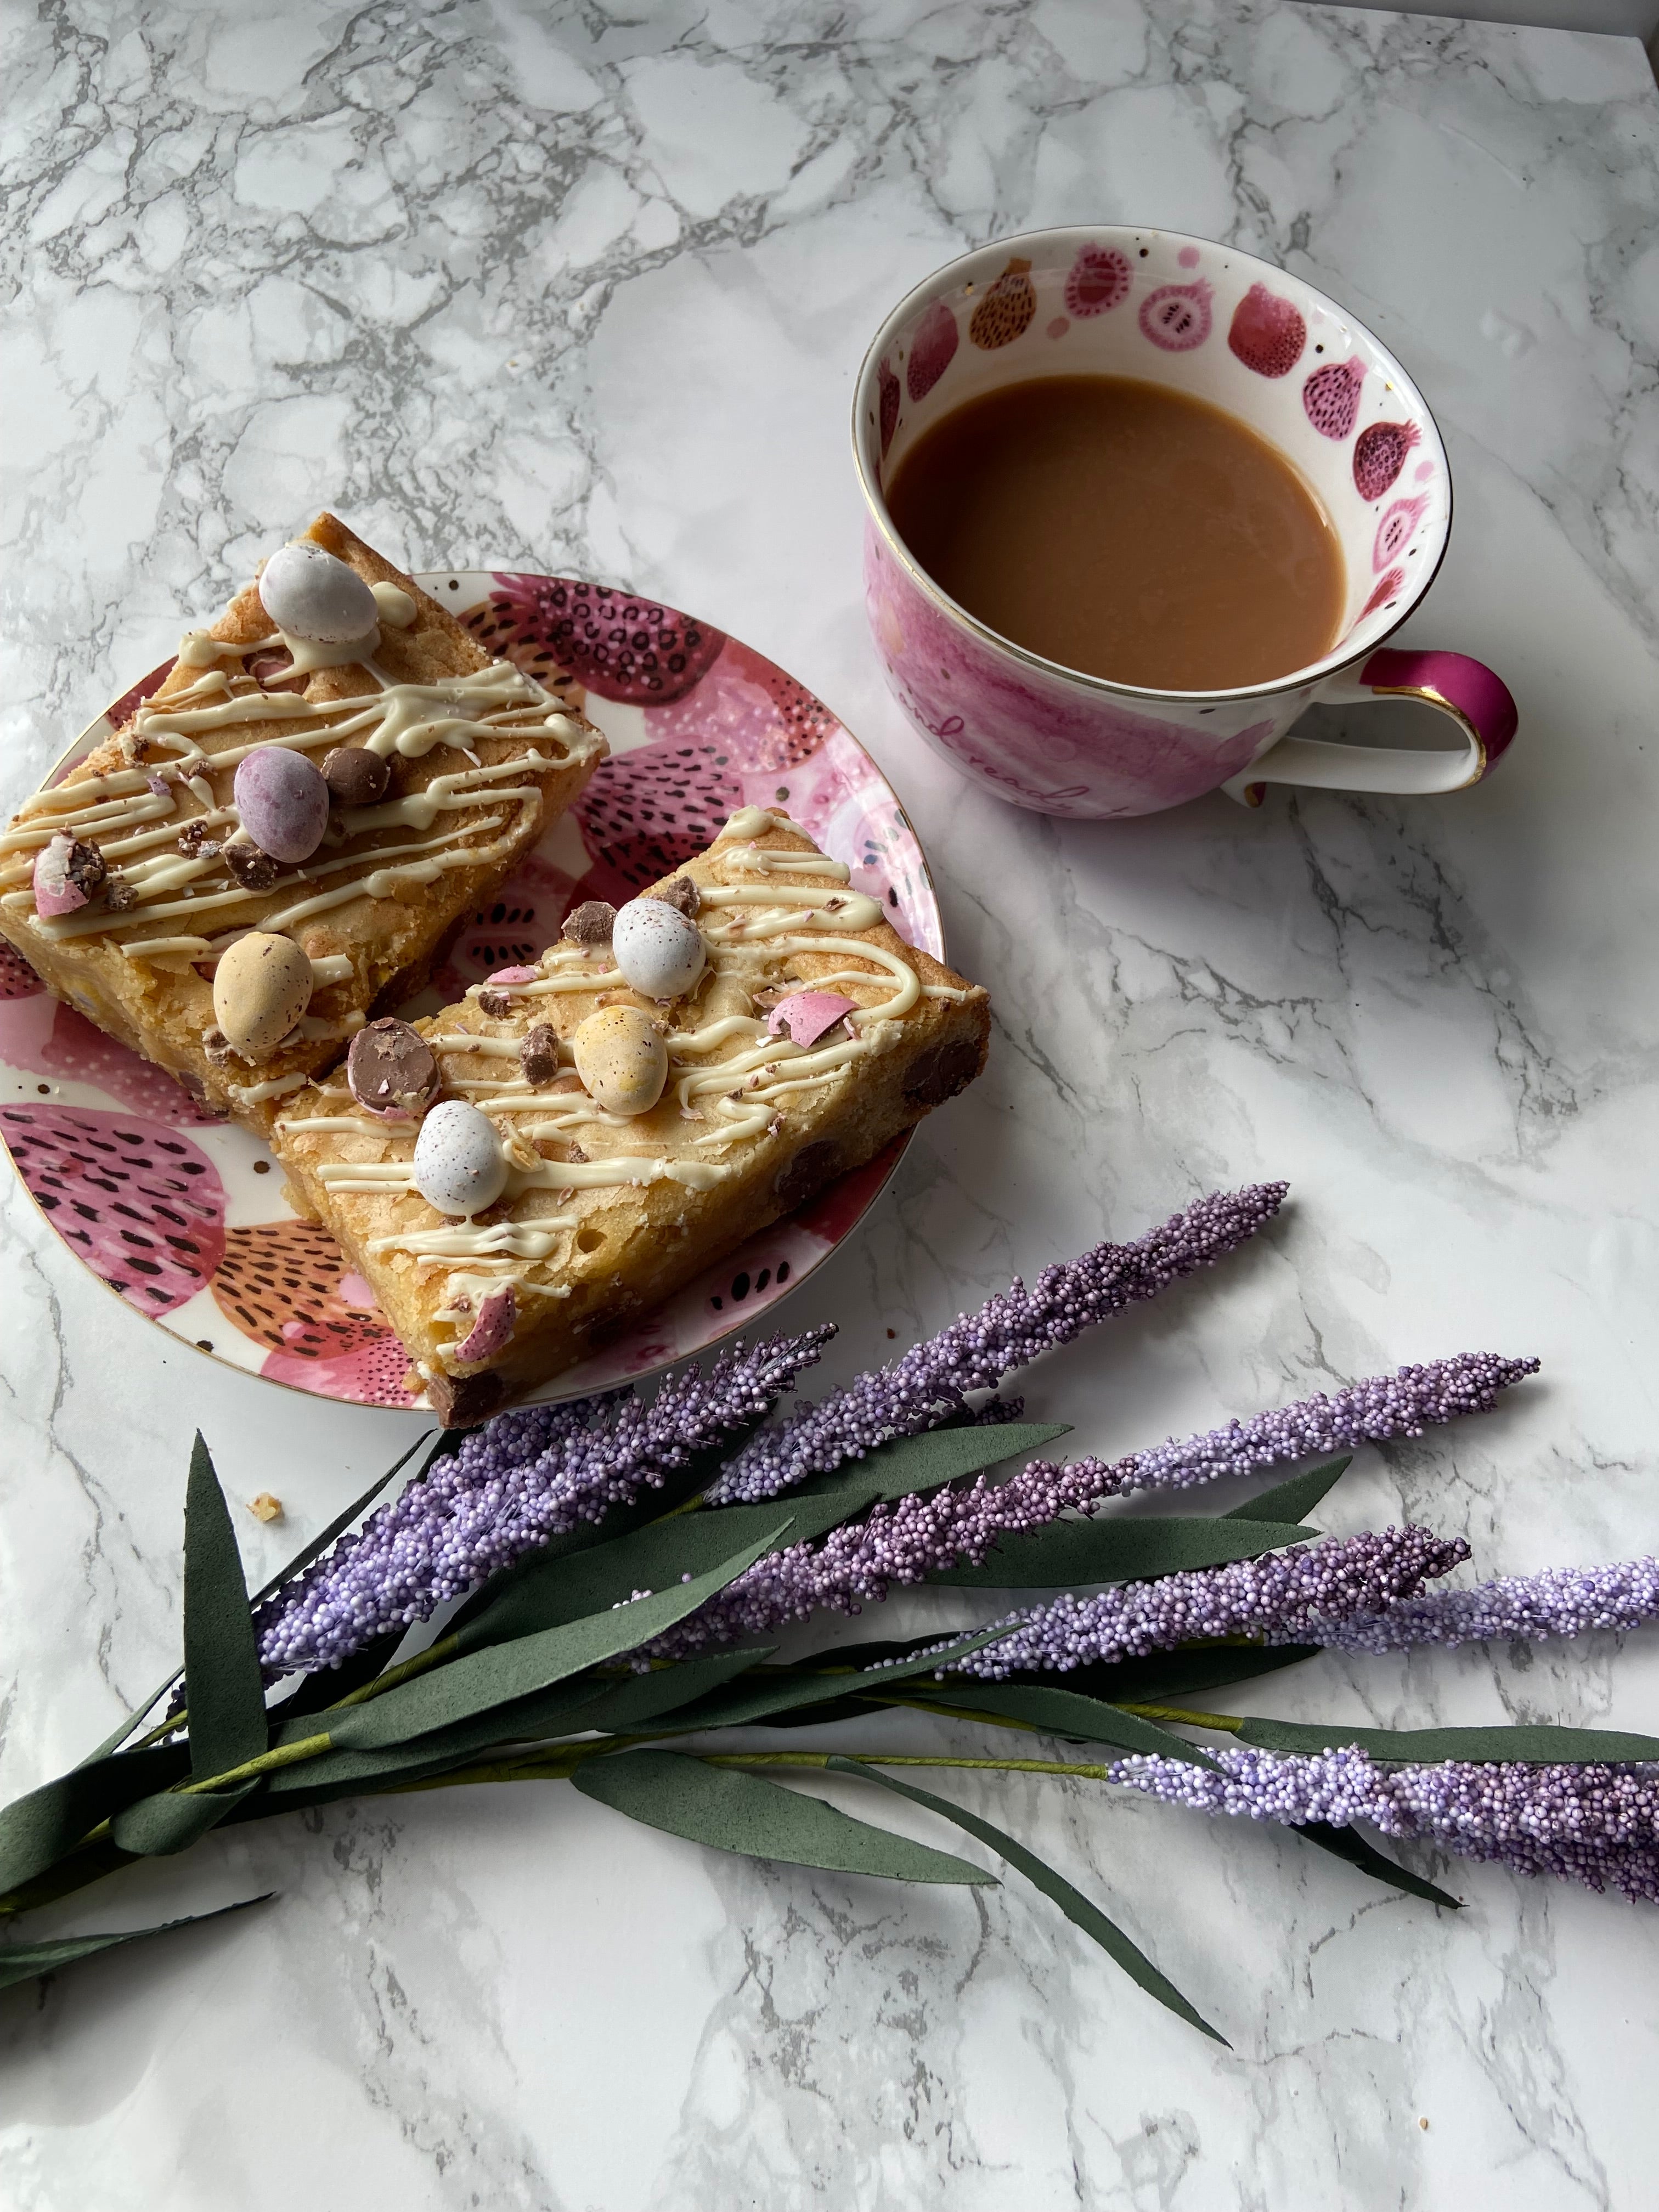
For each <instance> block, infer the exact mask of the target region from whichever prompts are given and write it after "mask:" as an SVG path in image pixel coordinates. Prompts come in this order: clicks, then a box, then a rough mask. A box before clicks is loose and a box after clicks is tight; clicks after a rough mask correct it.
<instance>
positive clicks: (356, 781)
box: [0, 514, 605, 1134]
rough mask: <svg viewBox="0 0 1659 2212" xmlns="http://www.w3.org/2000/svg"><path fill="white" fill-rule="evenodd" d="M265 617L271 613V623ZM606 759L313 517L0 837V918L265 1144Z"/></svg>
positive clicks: (18, 939) (82, 1004) (594, 739)
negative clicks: (291, 1105) (156, 684)
mask: <svg viewBox="0 0 1659 2212" xmlns="http://www.w3.org/2000/svg"><path fill="white" fill-rule="evenodd" d="M285 625H286V627H285ZM604 756H605V741H604V739H603V738H601V737H600V735H599V732H598V731H596V730H595V729H593V727H592V725H591V724H589V723H588V722H586V720H584V719H583V718H582V717H581V716H580V714H574V713H573V712H572V711H570V709H569V708H568V707H567V706H566V705H565V704H564V703H563V702H562V701H561V700H560V699H559V698H557V697H556V696H554V695H553V694H552V693H550V691H548V690H545V689H544V687H543V685H542V684H539V683H538V681H537V680H536V678H533V677H532V676H528V675H526V674H524V673H523V672H522V671H520V670H519V669H517V668H515V667H513V666H512V665H510V664H508V663H507V662H503V661H492V660H491V659H490V658H489V655H488V653H485V652H484V651H483V648H482V647H480V646H479V645H478V644H477V641H475V640H474V639H473V638H472V637H471V636H470V635H468V633H467V632H466V631H465V629H462V627H461V625H460V624H459V623H458V622H457V621H456V620H455V619H454V617H453V616H452V615H451V614H450V613H448V612H447V610H446V609H444V608H443V607H441V606H440V605H438V604H437V603H436V601H435V600H434V599H431V598H429V597H428V594H427V593H426V592H422V591H421V590H420V589H419V588H418V587H417V586H416V585H415V584H414V583H413V581H412V580H410V578H409V577H408V576H407V575H404V574H403V573H402V572H401V571H399V570H398V569H397V568H394V567H393V566H392V563H391V562H388V561H386V560H385V559H384V558H383V557H382V556H380V554H378V553H376V552H375V551H374V550H373V548H372V547H370V546H368V545H366V544H364V543H363V542H362V539H361V538H357V537H356V536H355V535H354V533H353V532H351V531H349V530H348V529H347V528H346V527H345V526H344V525H343V523H341V522H338V521H337V520H335V518H334V517H333V516H332V515H329V514H324V515H322V516H319V519H318V520H317V521H316V522H314V523H313V525H312V526H311V529H310V530H309V532H307V534H306V536H305V538H302V539H300V540H298V541H296V542H295V544H293V545H289V546H287V547H284V548H283V550H281V551H280V552H279V553H277V554H276V555H274V556H272V557H271V559H270V561H268V562H265V563H264V564H262V568H261V570H260V575H259V577H258V579H256V580H255V581H254V582H253V583H251V584H249V585H248V586H246V589H245V590H243V591H241V592H239V593H238V594H237V596H236V597H235V599H233V600H232V602H231V604H230V605H229V606H228V608H227V609H226V611H225V612H224V614H223V615H222V616H221V617H220V618H219V620H218V621H217V622H216V623H214V624H213V626H212V628H211V629H207V630H199V631H192V632H191V634H190V635H188V636H186V637H185V640H184V641H183V643H182V645H181V646H180V648H179V658H178V660H177V662H176V663H175V665H174V666H173V669H172V671H171V672H170V673H169V674H168V676H167V678H166V680H165V682H164V683H163V684H161V689H160V690H158V691H157V692H155V694H154V695H153V696H151V697H150V698H149V699H148V700H146V701H145V702H144V703H143V705H142V706H140V707H139V708H137V711H136V712H135V713H133V714H131V716H130V717H129V718H128V720H126V721H125V724H124V725H123V726H122V727H121V728H119V729H118V731H117V732H115V733H114V735H113V736H112V737H111V738H109V739H107V740H106V742H105V743H104V744H102V745H100V747H99V748H98V749H97V750H95V751H94V752H93V753H92V754H91V755H90V756H89V757H88V758H87V759H86V760H84V761H83V762H82V763H80V764H79V766H77V767H76V769H73V770H72V771H71V773H70V775H69V777H68V778H67V779H66V780H65V781H64V782H62V783H61V784H58V785H57V786H55V787H52V788H51V789H49V790H46V791H42V792H39V793H36V794H35V796H34V797H33V799H29V800H28V801H27V803H26V804H25V805H24V806H23V807H22V808H21V811H19V813H18V814H17V815H16V816H15V817H14V819H13V821H12V823H11V824H10V826H9V829H8V830H7V832H6V833H5V835H4V836H3V837H0V933H3V934H4V935H5V936H6V937H7V938H8V939H9V940H10V941H11V943H12V944H13V945H15V946H16V948H17V950H18V951H20V952H21V953H22V955H23V957H25V958H26V959H27V961H28V962H29V963H30V965H31V966H32V967H33V968H34V969H36V970H37V971H38V973H39V974H40V975H41V976H42V977H43V979H44V980H45V981H46V984H47V986H48V987H49V988H50V989H51V990H52V991H53V992H55V993H56V994H58V996H59V997H60V998H63V999H65V1000H69V1001H70V1003H71V1004H72V1005H74V1006H77V1007H79V1008H80V1010H81V1012H82V1013H84V1014H86V1015H87V1016H88V1018H90V1019H91V1020H93V1021H94V1022H96V1023H97V1024H99V1025H100V1028H103V1029H105V1030H108V1031H109V1032H110V1034H111V1035H112V1036H116V1037H118V1038H119V1039H120V1040H121V1042H123V1043H125V1044H127V1045H130V1046H131V1047H132V1048H133V1049H134V1050H136V1051H137V1052H140V1053H142V1054H143V1055H144V1056H145V1058H146V1059H149V1060H154V1061H155V1063H156V1064H157V1066H161V1067H163V1068H165V1069H167V1072H168V1073H171V1074H172V1075H173V1076H174V1077H175V1078H176V1079H178V1080H179V1082H180V1083H182V1084H183V1085H185V1087H186V1088H187V1089H188V1090H189V1091H191V1093H192V1094H193V1095H194V1096H195V1097H197V1098H198V1099H200V1100H202V1101H203V1102H204V1103H205V1104H207V1105H208V1106H210V1108H212V1109H216V1110H217V1111H219V1112H221V1113H223V1114H225V1115H230V1116H232V1117H234V1119H236V1120H237V1121H242V1122H244V1123H245V1124H246V1126H248V1127H250V1128H252V1129H254V1130H256V1131H258V1133H262V1134H263V1133H266V1132H267V1131H268V1129H269V1127H270V1120H271V1117H272V1115H273V1112H274V1111H275V1109H276V1106H277V1105H278V1104H279V1103H280V1102H281V1101H283V1099H284V1098H286V1097H289V1096H290V1095H291V1094H293V1093H294V1092H296V1091H299V1090H301V1088H302V1087H303V1086H304V1085H305V1084H306V1083H307V1081H308V1080H309V1079H311V1078H312V1077H313V1076H317V1075H320V1074H322V1073H325V1071H326V1070H327V1069H328V1068H330V1067H331V1066H333V1064H334V1063H335V1062H336V1061H337V1060H338V1059H339V1058H340V1056H341V1055H342V1054H343V1052H344V1051H345V1050H346V1048H347V1046H348V1044H349V1041H350V1039H351V1038H352V1036H354V1035H355V1034H356V1032H357V1031H358V1030H361V1029H362V1026H363V1024H364V1023H365V1022H366V1021H368V1020H371V1019H373V1018H374V1017H375V1015H376V1014H377V1013H379V1012H380V1011H381V1010H382V1009H385V1008H389V1007H392V1006H397V1005H398V1004H400V1003H401V1002H402V1001H403V1000H404V999H406V998H407V997H409V996H410V994H411V993H413V992H415V991H416V990H418V989H420V988H421V987H422V985H423V984H424V983H425V981H426V980H427V977H428V972H429V970H430V969H431V966H432V963H433V962H434V960H435V957H436V956H437V955H438V954H439V953H440V951H441V950H442V948H443V947H444V945H445V944H446V942H447V939H448V938H449V936H450V935H451V933H452V932H453V930H454V929H455V928H456V927H458V926H459V923H460V922H461V921H462V920H463V919H464V917H465V915H467V914H468V913H469V912H470V911H471V909H472V908H474V907H475V906H476V905H477V903H478V902H480V901H481V900H483V899H485V898H487V897H488V896H489V894H490V892H491V891H492V890H494V889H495V886H496V885H497V884H500V883H501V880H502V879H503V878H504V877H506V876H507V874H508V873H509V872H510V871H511V870H512V868H513V866H514V864H515V863H516V861H517V860H518V859H519V857H520V854H523V853H524V852H525V851H526V848H528V847H530V846H531V845H532V844H533V843H534V842H536V840H537V838H538V837H539V836H540V835H541V834H542V831H543V829H544V827H545V826H546V824H547V823H549V822H550V821H551V820H552V819H554V818H555V817H556V816H557V815H558V814H559V813H561V812H562V811H563V809H564V808H565V807H567V806H568V805H569V803H570V801H571V800H572V799H574V797H575V796H576V794H577V793H579V792H580V789H581V788H582V786H583V785H584V784H585V783H586V781H587V779H588V777H589V776H590V775H592V772H593V769H595V768H596V767H597V766H598V764H599V762H600V760H601V759H603V757H604Z"/></svg>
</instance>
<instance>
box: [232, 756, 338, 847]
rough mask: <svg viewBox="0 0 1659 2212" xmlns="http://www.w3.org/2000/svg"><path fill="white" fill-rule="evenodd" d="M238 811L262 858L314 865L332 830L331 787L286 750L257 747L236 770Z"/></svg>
mask: <svg viewBox="0 0 1659 2212" xmlns="http://www.w3.org/2000/svg"><path fill="white" fill-rule="evenodd" d="M234 790H235V795H236V811H237V812H238V813H239V814H240V816H241V817H242V827H243V829H246V831H247V834H248V836H250V837H252V840H253V842H254V843H255V844H256V845H257V846H258V848H259V850H260V851H261V852H262V853H269V854H270V856H271V858H272V860H287V861H289V862H294V861H298V860H309V859H310V858H311V856H312V854H313V853H314V852H315V851H316V849H317V848H318V847H319V845H320V844H321V843H322V842H323V832H324V831H325V829H327V827H328V786H327V784H326V783H325V782H324V781H323V777H322V772H321V770H320V769H319V768H318V767H317V766H316V764H315V763H314V762H313V761H309V760H307V758H306V756H305V755H304V754H303V753H296V752H293V751H291V750H289V748H288V747H287V746H286V745H256V746H255V748H254V750H252V752H251V753H249V754H247V755H246V757H245V758H244V759H242V760H241V761H240V762H238V763H237V767H236V781H235V785H234Z"/></svg>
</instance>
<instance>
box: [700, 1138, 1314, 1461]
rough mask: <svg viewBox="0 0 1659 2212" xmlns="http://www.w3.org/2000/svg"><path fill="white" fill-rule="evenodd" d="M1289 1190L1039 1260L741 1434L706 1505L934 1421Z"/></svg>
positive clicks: (1200, 1204) (1206, 1258)
mask: <svg viewBox="0 0 1659 2212" xmlns="http://www.w3.org/2000/svg"><path fill="white" fill-rule="evenodd" d="M1288 1188H1289V1186H1288V1184H1285V1183H1282V1182H1261V1183H1252V1184H1250V1185H1249V1187H1248V1188H1245V1189H1243V1190H1236V1191H1221V1192H1218V1193H1217V1194H1214V1195H1212V1196H1211V1197H1208V1198H1200V1199H1199V1200H1196V1201H1195V1202H1194V1204H1193V1205H1191V1206H1188V1207H1187V1208H1186V1210H1185V1211H1184V1212H1181V1213H1176V1214H1172V1215H1171V1216H1170V1219H1169V1220H1168V1221H1166V1222H1164V1224H1163V1225H1162V1226H1161V1227H1159V1228H1157V1229H1152V1230H1149V1231H1147V1233H1146V1236H1144V1237H1139V1238H1137V1239H1136V1241H1135V1242H1134V1243H1133V1244H1097V1245H1096V1246H1095V1247H1094V1249H1093V1250H1092V1251H1089V1252H1085V1253H1083V1254H1082V1255H1080V1256H1079V1258H1077V1259H1075V1260H1069V1261H1066V1262H1064V1263H1063V1264H1061V1265H1057V1266H1054V1267H1045V1268H1044V1269H1043V1271H1042V1273H1041V1274H1040V1275H1039V1276H1038V1277H1037V1279H1036V1283H1035V1284H1034V1285H1032V1287H1031V1288H1030V1290H1028V1289H1027V1288H1026V1286H1025V1285H1024V1282H1022V1281H1021V1280H1020V1279H1019V1278H1018V1276H1017V1277H1016V1278H1015V1279H1014V1280H1013V1282H1012V1283H1011V1284H1010V1285H1009V1286H1008V1288H1007V1289H1006V1291H1000V1292H999V1293H998V1294H997V1296H996V1297H992V1298H987V1301H986V1302H985V1304H983V1305H982V1306H981V1308H980V1309H979V1310H978V1312H977V1313H972V1314H961V1315H958V1316H957V1319H956V1320H955V1321H954V1322H951V1325H950V1327H949V1328H945V1329H941V1330H940V1332H939V1334H938V1335H937V1336H934V1337H930V1338H929V1339H928V1340H927V1342H926V1343H923V1344H918V1345H916V1346H913V1348H912V1349H911V1350H910V1351H908V1352H906V1353H905V1354H904V1355H903V1357H902V1358H900V1359H896V1360H895V1361H894V1362H893V1364H891V1365H890V1366H889V1367H880V1368H877V1369H874V1370H872V1371H871V1372H870V1373H868V1374H865V1375H860V1376H858V1377H857V1378H856V1380H854V1382H852V1383H848V1385H847V1387H846V1388H845V1389H842V1390H837V1391H835V1392H833V1393H832V1394H831V1395H830V1396H829V1397H828V1398H826V1399H824V1400H823V1402H822V1404H820V1405H817V1406H812V1407H805V1408H803V1410H802V1411H801V1412H800V1413H798V1414H797V1415H796V1416H795V1418H794V1419H793V1420H791V1421H785V1422H782V1423H781V1424H780V1425H778V1426H777V1427H776V1428H775V1429H768V1430H766V1431H763V1433H762V1434H760V1435H758V1436H756V1437H751V1438H750V1441H749V1443H747V1444H745V1445H744V1449H742V1450H741V1451H740V1452H738V1454H737V1455H736V1457H735V1458H734V1459H733V1460H732V1463H731V1465H730V1466H729V1467H728V1468H726V1469H725V1471H724V1472H723V1473H722V1474H721V1475H720V1480H718V1481H717V1482H715V1483H713V1484H711V1485H710V1486H709V1490H708V1502H709V1504H711V1505H738V1504H754V1503H755V1502H757V1500H759V1499H761V1498H775V1497H776V1496H777V1495H778V1493H779V1492H781V1491H785V1490H791V1489H793V1487H794V1486H795V1485H796V1484H797V1483H799V1482H805V1480H807V1478H808V1477H809V1476H810V1475H813V1474H826V1473H828V1472H829V1469H831V1468H836V1467H840V1466H841V1465H842V1463H843V1462H845V1461H847V1460H849V1459H862V1458H863V1457H864V1456H865V1455H866V1453H867V1452H871V1451H873V1450H874V1449H876V1447H877V1446H878V1444H884V1443H889V1442H890V1440H891V1439H892V1438H893V1437H902V1436H914V1435H915V1434H916V1433H917V1431H920V1430H922V1429H928V1428H932V1427H933V1426H934V1425H935V1424H936V1423H937V1422H939V1420H940V1419H943V1418H945V1415H947V1414H948V1413H952V1412H954V1411H956V1410H957V1408H959V1407H961V1405H962V1402H963V1398H964V1396H965V1395H966V1394H967V1393H968V1392H969V1391H970V1390H984V1389H994V1388H995V1386H996V1385H997V1384H998V1383H1000V1382H1001V1380H1002V1378H1003V1377H1004V1376H1006V1375H1009V1374H1012V1372H1013V1371H1014V1370H1015V1369H1016V1368H1020V1367H1024V1366H1027V1365H1029V1364H1030V1362H1031V1361H1032V1360H1033V1359H1035V1358H1037V1357H1038V1355H1039V1354H1040V1353H1042V1352H1047V1351H1049V1350H1050V1349H1051V1348H1052V1347H1053V1346H1055V1345H1060V1344H1069V1343H1070V1342H1071V1341H1072V1340H1073V1337H1075V1336H1078V1335H1079V1334H1081V1332H1082V1331H1083V1330H1084V1329H1085V1328H1092V1327H1093V1326H1094V1325H1095V1323H1096V1322H1102V1321H1104V1320H1106V1319H1107V1317H1108V1316H1109V1315H1112V1314H1115V1313H1121V1311H1122V1310H1123V1309H1124V1308H1125V1307H1126V1306H1129V1305H1133V1304H1136V1303H1137V1302H1138V1301H1139V1300H1140V1299H1142V1298H1149V1297H1154V1296H1155V1295H1156V1294H1157V1293H1158V1291H1161V1290H1164V1289H1165V1288H1166V1287H1167V1286H1168V1285H1170V1283H1173V1282H1177V1281H1179V1280H1180V1279H1181V1278H1182V1276H1183V1275H1190V1274H1192V1273H1194V1272H1195V1271H1196V1270H1197V1269H1198V1268H1200V1267H1210V1266H1212V1264H1213V1263H1214V1262H1215V1261H1217V1260H1219V1259H1221V1258H1223V1257H1224V1256H1225V1255H1226V1254H1227V1253H1229V1252H1231V1251H1233V1250H1234V1249H1236V1248H1237V1246H1238V1245H1240V1244H1242V1243H1244V1242H1245V1241H1246V1239H1247V1238H1249V1237H1254V1236H1255V1232H1256V1231H1257V1230H1258V1229H1260V1228H1261V1227H1262V1225H1264V1223H1267V1222H1268V1221H1271V1220H1272V1219H1273V1216H1274V1214H1276V1213H1277V1212H1278V1211H1279V1206H1281V1205H1282V1204H1283V1202H1284V1198H1285V1191H1286V1190H1287V1189H1288Z"/></svg>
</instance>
